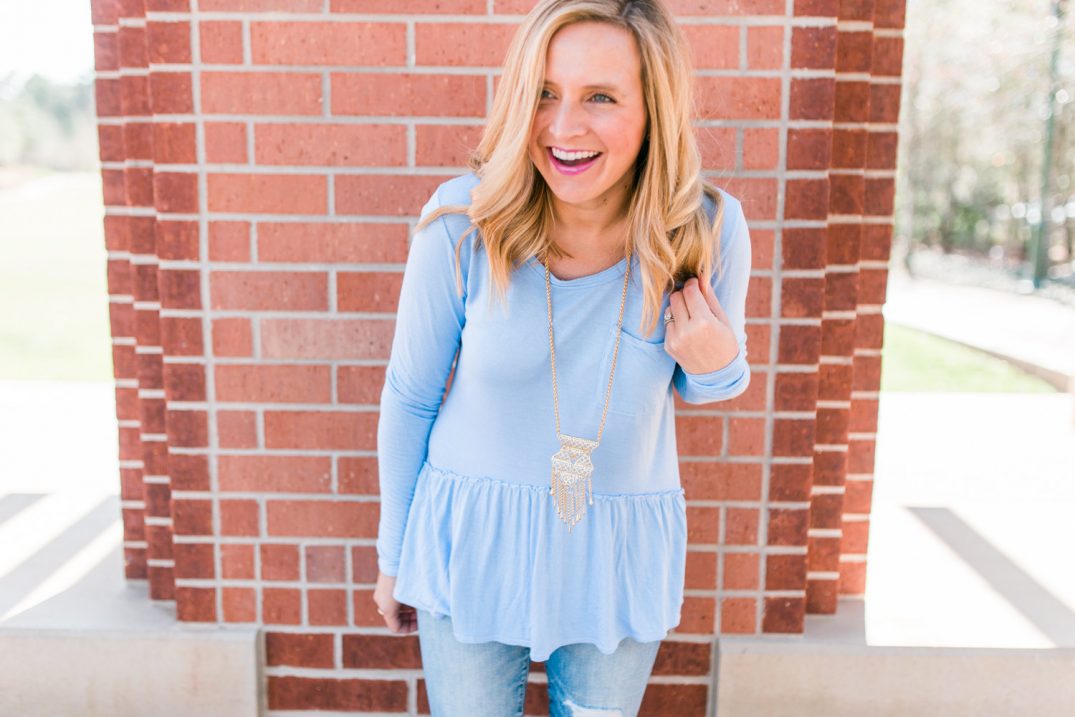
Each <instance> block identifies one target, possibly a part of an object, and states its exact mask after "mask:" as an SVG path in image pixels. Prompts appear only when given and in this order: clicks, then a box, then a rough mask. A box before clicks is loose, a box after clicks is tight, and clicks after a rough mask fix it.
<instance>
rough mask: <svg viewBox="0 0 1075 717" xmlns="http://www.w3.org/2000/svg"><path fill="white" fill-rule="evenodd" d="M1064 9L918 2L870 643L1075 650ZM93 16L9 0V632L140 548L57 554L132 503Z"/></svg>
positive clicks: (5, 360) (3, 153)
mask: <svg viewBox="0 0 1075 717" xmlns="http://www.w3.org/2000/svg"><path fill="white" fill-rule="evenodd" d="M1054 7H1055V5H1054V3H1052V2H1049V1H1048V0H1013V1H1011V2H989V3H983V2H979V1H976V0H951V1H949V2H919V1H912V2H909V3H908V12H907V22H906V32H905V42H906V45H905V52H904V73H903V78H902V81H903V100H902V111H901V117H900V127H899V166H898V183H897V193H896V214H895V222H896V224H895V239H894V246H893V255H892V261H891V263H890V276H889V288H888V297H887V303H886V306H885V308H884V313H885V317H886V330H885V336H884V341H885V344H884V351H883V372H882V391H881V410H880V416H879V422H880V425H879V433H878V451H877V465H876V472H875V488H874V508H873V512H872V513H871V516H870V520H871V528H870V556H869V566H870V568H869V576H870V577H869V579H868V584H867V585H868V587H867V600H866V601H865V604H866V606H867V609H868V611H869V613H868V614H867V618H868V619H866V628H865V629H866V631H867V634H868V637H869V639H870V640H871V642H877V643H881V644H952V645H1003V646H1019V647H1040V646H1056V645H1060V644H1068V645H1075V634H1072V633H1071V631H1070V630H1068V629H1066V628H1063V627H1061V626H1062V625H1063V624H1065V622H1066V623H1068V624H1075V618H1073V616H1075V576H1073V573H1072V571H1070V570H1068V571H1063V572H1061V571H1060V570H1059V569H1058V567H1059V566H1061V565H1067V564H1069V563H1070V556H1068V555H1066V554H1062V548H1063V547H1064V545H1065V541H1062V540H1058V539H1057V537H1056V535H1055V533H1054V532H1053V531H1055V530H1056V528H1057V526H1060V525H1065V524H1068V523H1069V522H1070V515H1071V511H1072V509H1073V508H1075V430H1073V425H1075V404H1073V397H1072V395H1071V394H1070V393H1066V391H1068V390H1069V388H1068V386H1069V384H1068V383H1067V382H1068V381H1069V380H1070V377H1071V376H1072V375H1073V374H1075V244H1073V242H1075V192H1073V187H1072V178H1073V177H1075V111H1073V110H1072V100H1073V97H1072V92H1073V88H1075V21H1073V20H1075V18H1072V17H1071V16H1070V15H1069V16H1067V17H1064V18H1063V19H1062V20H1058V19H1057V18H1056V16H1055V12H1054ZM89 8H90V4H89V0H34V1H32V2H14V1H12V2H4V3H0V217H2V220H0V241H2V244H0V246H2V250H3V254H2V257H0V501H3V500H4V494H8V495H7V498H6V500H7V502H0V545H3V546H5V547H6V546H11V545H18V546H19V548H18V550H15V551H11V550H5V551H0V621H2V620H3V619H5V618H6V617H11V616H12V615H15V614H17V613H19V612H20V611H22V610H25V609H26V608H27V607H28V606H31V605H34V604H36V603H38V602H40V601H41V600H43V599H45V598H47V597H48V596H49V595H51V594H55V593H56V592H57V591H59V590H62V589H63V588H64V586H65V585H69V584H70V583H71V582H72V581H73V580H76V579H77V577H78V575H79V574H80V572H79V570H80V566H82V565H92V564H93V563H94V562H96V559H99V555H100V554H101V552H102V551H105V550H108V549H110V548H112V547H115V545H118V544H119V540H120V537H121V534H120V529H119V523H118V516H119V511H118V508H115V509H114V513H112V512H111V511H112V510H113V508H112V507H109V508H108V511H106V512H107V513H108V515H109V516H111V517H110V518H109V520H110V521H111V522H110V523H109V524H108V525H107V526H106V527H105V528H102V529H101V530H99V531H97V532H93V534H92V535H90V536H89V538H86V539H82V540H80V541H78V543H79V544H78V545H77V546H76V545H71V546H70V548H69V549H68V548H63V547H62V546H61V549H57V542H56V541H57V540H59V539H60V538H59V537H58V536H60V535H61V534H62V531H63V529H64V527H65V526H66V525H69V524H72V523H74V522H76V521H80V520H82V521H85V520H86V519H87V516H88V515H90V514H89V513H87V511H88V510H90V509H91V508H92V507H93V506H94V505H95V503H94V502H93V501H89V500H86V495H90V494H92V495H94V496H111V498H112V499H115V496H116V494H118V479H117V473H118V471H117V467H116V466H117V458H116V438H115V426H114V420H115V418H114V417H115V414H114V405H113V403H112V401H113V395H112V384H111V371H112V366H111V355H110V337H109V329H108V311H107V309H108V296H107V289H106V281H105V258H106V255H105V250H104V239H103V230H102V219H103V216H104V210H103V207H102V203H101V184H100V167H99V165H98V162H97V134H96V126H95V118H94V111H93V83H92V75H93V72H92V68H93V42H92V28H91V26H90V13H89ZM1060 29H1062V32H1059V31H1058V30H1060ZM1054 57H1055V60H1054ZM1046 165H1048V171H1046V170H1045V168H1046ZM1043 197H1045V200H1046V201H1045V202H1044V210H1043V202H1042V198H1043ZM58 448H62V450H57V449H58ZM20 496H21V497H20ZM13 499H15V502H12V500H13ZM19 501H22V502H19ZM24 503H27V504H29V503H32V504H33V505H32V506H31V507H30V508H26V506H25V505H24ZM98 507H99V506H98ZM5 511H6V512H5ZM8 516H12V517H10V519H7V520H5V518H7V517H8ZM95 524H96V523H95ZM91 532H92V531H91ZM1067 543H1068V544H1069V543H1070V541H1067ZM35 561H36V562H35ZM927 583H928V586H927ZM942 588H943V589H942ZM968 595H973V596H974V598H975V605H976V606H977V607H975V608H974V609H969V608H968V601H967V596H968ZM1027 595H1030V596H1034V600H1030V601H1029V602H1028V601H1027V599H1026V596H1027ZM1042 596H1046V597H1048V599H1049V600H1052V602H1051V603H1050V604H1051V605H1052V608H1051V612H1050V613H1049V615H1048V617H1047V618H1042V616H1041V614H1038V613H1035V609H1036V608H1035V605H1037V604H1040V602H1041V600H1039V598H1042ZM1042 599H1044V598H1042ZM983 625H987V626H989V627H988V629H986V630H983V629H982V626H983Z"/></svg>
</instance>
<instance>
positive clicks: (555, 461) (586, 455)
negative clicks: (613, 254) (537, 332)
mask: <svg viewBox="0 0 1075 717" xmlns="http://www.w3.org/2000/svg"><path fill="white" fill-rule="evenodd" d="M543 263H544V264H545V298H546V300H547V303H548V305H549V353H550V354H551V356H552V405H553V411H554V412H555V414H556V437H557V439H559V441H560V449H559V450H558V451H556V453H554V454H553V455H552V482H551V485H550V486H549V495H551V496H553V500H554V501H555V503H556V512H557V514H558V515H559V516H560V519H561V520H563V521H564V522H566V523H567V532H569V533H570V532H571V529H572V528H573V527H574V526H575V523H577V522H578V521H579V520H580V519H581V518H582V517H583V516H584V515H585V514H586V500H585V498H586V490H587V488H588V489H589V503H590V505H593V479H592V474H593V462H592V461H591V460H590V454H591V453H592V452H593V450H594V449H595V448H597V446H598V445H599V444H600V443H601V433H602V432H603V431H604V430H605V417H606V416H607V415H608V399H609V396H611V395H612V379H613V378H614V377H615V375H616V356H617V355H618V354H619V351H620V334H621V333H622V329H623V307H624V305H625V304H626V303H627V282H628V281H629V279H630V276H631V251H630V249H628V250H627V271H626V273H624V275H623V296H622V297H621V298H620V318H619V320H618V321H617V322H616V348H615V349H613V351H612V368H611V369H610V370H609V373H608V388H607V389H605V407H604V410H602V412H601V425H600V426H599V427H598V429H597V440H592V441H591V440H590V439H588V438H580V437H579V436H570V435H567V434H566V433H561V432H560V403H559V401H558V400H557V389H556V342H555V341H554V340H553V333H552V286H551V282H550V280H549V274H550V270H549V264H548V261H547V260H546V261H545V262H543Z"/></svg>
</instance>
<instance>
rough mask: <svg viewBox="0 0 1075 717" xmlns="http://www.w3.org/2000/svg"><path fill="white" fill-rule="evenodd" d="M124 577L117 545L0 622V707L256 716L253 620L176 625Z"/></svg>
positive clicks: (12, 711) (47, 713)
mask: <svg viewBox="0 0 1075 717" xmlns="http://www.w3.org/2000/svg"><path fill="white" fill-rule="evenodd" d="M148 592H149V590H148V585H147V583H146V582H144V581H130V582H128V581H127V580H126V579H125V578H124V577H123V567H122V557H121V555H120V550H119V548H118V547H117V549H116V550H113V551H112V552H111V553H109V555H108V557H107V559H105V560H103V561H101V562H100V563H99V564H98V565H96V566H95V567H94V568H93V570H92V571H91V572H90V573H88V574H87V575H86V576H85V577H84V578H82V579H81V580H80V581H79V582H78V583H76V584H75V585H73V586H71V587H70V588H68V589H67V590H65V591H63V592H61V593H58V594H56V595H55V596H53V597H52V598H50V599H48V600H46V601H44V602H42V603H40V604H38V605H35V606H34V607H32V608H30V609H28V610H26V611H24V612H21V613H19V614H17V615H15V616H13V617H11V618H9V619H8V620H5V621H4V622H2V623H0V715H18V716H19V717H59V716H60V715H64V716H66V715H72V716H73V715H79V717H145V715H149V714H152V715H154V716H155V717H191V716H192V715H197V716H198V717H258V715H259V714H261V713H262V712H263V705H262V704H261V702H262V701H263V696H262V668H261V665H263V664H264V659H263V657H264V638H263V633H262V631H261V630H260V629H259V628H258V627H257V626H231V625H228V626H218V625H201V624H188V623H180V622H178V621H177V620H176V619H175V617H174V611H175V604H174V603H173V602H164V603H161V602H153V601H151V600H150V599H149V595H148Z"/></svg>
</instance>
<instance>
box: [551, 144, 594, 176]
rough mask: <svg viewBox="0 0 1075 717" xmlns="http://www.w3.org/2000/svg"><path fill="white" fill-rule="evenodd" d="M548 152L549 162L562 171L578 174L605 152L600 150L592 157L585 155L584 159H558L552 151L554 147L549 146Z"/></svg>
mask: <svg viewBox="0 0 1075 717" xmlns="http://www.w3.org/2000/svg"><path fill="white" fill-rule="evenodd" d="M545 151H546V152H548V155H549V162H551V163H552V165H553V166H554V167H556V168H557V169H558V170H560V171H561V172H564V173H565V174H578V173H579V172H582V171H585V170H586V169H588V168H589V167H590V166H591V165H592V164H593V163H594V162H596V161H597V160H598V159H600V158H601V155H602V154H603V152H598V153H597V154H595V155H594V156H592V157H585V158H583V159H570V160H569V159H558V158H557V157H556V156H555V155H554V154H553V153H552V147H547V148H546V150H545Z"/></svg>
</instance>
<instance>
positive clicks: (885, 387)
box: [881, 323, 1056, 393]
mask: <svg viewBox="0 0 1075 717" xmlns="http://www.w3.org/2000/svg"><path fill="white" fill-rule="evenodd" d="M884 340H885V343H884V348H883V349H882V351H881V354H882V355H881V390H882V391H920V392H928V393H963V392H977V393H1053V392H1055V391H1056V389H1055V388H1053V387H1052V386H1051V385H1049V384H1048V383H1046V382H1045V381H1043V380H1042V379H1040V378H1038V377H1037V376H1032V375H1031V374H1028V373H1026V372H1024V371H1022V370H1020V369H1018V368H1016V367H1015V366H1013V365H1011V364H1009V363H1007V362H1006V361H1002V360H1000V359H998V358H995V357H993V356H990V355H989V354H985V353H982V352H981V351H976V350H974V349H970V348H967V347H966V346H963V345H962V344H957V343H955V342H952V341H948V340H945V339H941V338H937V337H936V336H932V335H930V334H925V333H922V332H920V331H915V330H913V329H908V328H906V327H903V326H899V325H896V324H891V323H887V324H885V339H884Z"/></svg>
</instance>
